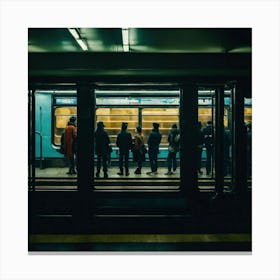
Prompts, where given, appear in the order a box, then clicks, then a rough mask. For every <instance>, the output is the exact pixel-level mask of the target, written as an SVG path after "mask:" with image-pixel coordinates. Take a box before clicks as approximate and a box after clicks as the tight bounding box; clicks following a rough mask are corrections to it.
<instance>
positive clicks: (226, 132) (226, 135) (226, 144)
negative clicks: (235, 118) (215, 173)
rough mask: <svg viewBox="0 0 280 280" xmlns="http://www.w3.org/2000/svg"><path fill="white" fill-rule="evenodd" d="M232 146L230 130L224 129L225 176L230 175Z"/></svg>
mask: <svg viewBox="0 0 280 280" xmlns="http://www.w3.org/2000/svg"><path fill="white" fill-rule="evenodd" d="M230 146H231V133H230V130H229V129H228V128H226V127H224V176H227V175H228V174H230Z"/></svg>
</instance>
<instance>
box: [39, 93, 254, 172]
mask: <svg viewBox="0 0 280 280" xmlns="http://www.w3.org/2000/svg"><path fill="white" fill-rule="evenodd" d="M95 96H96V100H95V119H94V120H93V125H92V127H93V129H94V127H96V122H98V121H103V122H104V124H105V128H106V130H107V132H108V134H109V137H110V140H111V146H112V153H111V160H112V162H114V161H116V160H117V158H118V148H117V147H116V145H115V142H116V137H117V133H118V132H119V131H120V128H121V123H122V122H127V123H128V130H129V131H130V132H131V133H132V135H133V134H134V131H135V127H136V126H137V125H141V126H142V129H143V135H144V141H145V143H147V137H148V134H149V132H150V131H151V129H152V123H153V122H158V123H159V124H160V132H161V133H162V142H161V146H160V153H159V161H163V160H165V159H166V157H167V153H168V142H167V135H168V132H169V130H170V128H171V125H172V124H173V123H176V124H177V125H178V126H180V124H179V111H180V89H175V90H134V91H133V90H107V89H106V90H102V89H98V90H95ZM244 104H245V106H244V121H245V123H249V122H251V121H252V104H251V99H248V98H245V100H244ZM93 106H94V105H93ZM76 115H77V95H76V90H37V91H36V92H35V131H36V139H35V142H36V143H35V144H36V145H35V155H36V163H37V166H38V163H39V162H40V163H43V165H44V166H47V167H55V166H62V165H64V164H65V162H64V156H63V155H62V154H61V153H59V150H60V139H61V134H62V132H63V131H64V128H65V126H66V124H67V122H68V120H69V118H70V117H71V116H76ZM209 120H212V121H213V123H215V91H214V90H211V89H199V90H198V121H200V122H201V123H202V127H204V126H205V125H206V123H207V121H209ZM224 125H225V127H226V128H228V129H231V125H232V124H231V91H230V90H225V98H224ZM178 157H180V155H179V154H178ZM130 158H132V154H130ZM205 158H206V152H205V150H203V153H202V162H204V160H205Z"/></svg>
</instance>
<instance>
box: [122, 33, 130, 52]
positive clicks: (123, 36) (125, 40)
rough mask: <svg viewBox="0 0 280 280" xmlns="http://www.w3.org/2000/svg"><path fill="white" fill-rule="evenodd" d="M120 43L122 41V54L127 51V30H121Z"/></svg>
mask: <svg viewBox="0 0 280 280" xmlns="http://www.w3.org/2000/svg"><path fill="white" fill-rule="evenodd" d="M122 41H123V50H124V52H128V51H129V33H128V28H122Z"/></svg>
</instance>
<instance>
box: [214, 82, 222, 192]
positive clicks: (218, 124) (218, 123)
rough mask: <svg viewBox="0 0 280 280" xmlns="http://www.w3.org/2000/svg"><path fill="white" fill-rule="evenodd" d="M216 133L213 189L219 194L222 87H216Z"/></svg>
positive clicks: (220, 190) (220, 189)
mask: <svg viewBox="0 0 280 280" xmlns="http://www.w3.org/2000/svg"><path fill="white" fill-rule="evenodd" d="M215 124H216V129H215V130H216V133H215V134H216V135H215V178H216V180H215V191H216V195H221V194H222V193H223V190H224V87H223V86H221V87H219V88H218V89H216V115H215Z"/></svg>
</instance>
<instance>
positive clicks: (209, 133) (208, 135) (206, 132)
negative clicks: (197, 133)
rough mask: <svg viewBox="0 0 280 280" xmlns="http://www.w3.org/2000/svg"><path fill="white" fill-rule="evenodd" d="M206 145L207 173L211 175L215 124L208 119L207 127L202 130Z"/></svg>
mask: <svg viewBox="0 0 280 280" xmlns="http://www.w3.org/2000/svg"><path fill="white" fill-rule="evenodd" d="M202 132H203V139H204V145H205V148H206V174H207V175H209V174H210V172H211V169H212V156H213V125H212V121H208V122H207V125H206V127H204V129H203V130H202Z"/></svg>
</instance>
